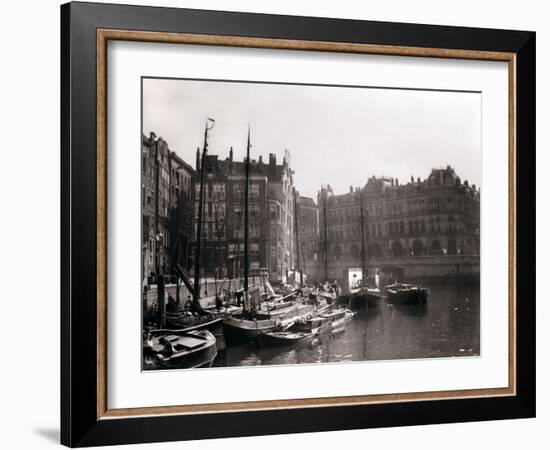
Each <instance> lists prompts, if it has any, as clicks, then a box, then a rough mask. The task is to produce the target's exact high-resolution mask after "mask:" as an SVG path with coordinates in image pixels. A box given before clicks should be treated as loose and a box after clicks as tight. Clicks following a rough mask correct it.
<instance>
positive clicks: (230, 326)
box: [223, 317, 277, 344]
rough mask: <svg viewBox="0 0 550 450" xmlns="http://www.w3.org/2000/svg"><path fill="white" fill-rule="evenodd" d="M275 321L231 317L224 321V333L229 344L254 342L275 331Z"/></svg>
mask: <svg viewBox="0 0 550 450" xmlns="http://www.w3.org/2000/svg"><path fill="white" fill-rule="evenodd" d="M276 326H277V323H276V322H275V321H274V320H247V319H239V318H235V317H229V318H227V319H225V320H224V321H223V333H224V335H225V340H226V343H227V344H235V343H241V342H246V341H252V340H254V339H256V338H257V337H258V336H259V335H261V334H263V333H267V332H269V331H273V330H274V329H275V327H276Z"/></svg>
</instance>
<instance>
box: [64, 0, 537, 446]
mask: <svg viewBox="0 0 550 450" xmlns="http://www.w3.org/2000/svg"><path fill="white" fill-rule="evenodd" d="M98 29H115V30H140V31H152V32H169V33H195V34H201V35H223V36H242V37H251V38H270V39H290V40H301V41H323V42H345V43H356V44H376V45H384V46H404V47H417V48H438V49H459V50H479V51H490V52H510V53H514V54H515V55H516V80H515V86H516V128H515V145H516V178H515V186H516V222H515V225H516V229H515V231H516V239H517V243H516V258H515V261H516V268H515V269H516V274H517V279H516V294H517V304H516V324H515V325H516V365H515V377H516V394H515V395H511V396H502V397H499V396H495V397H483V398H463V399H449V400H427V401H411V402H391V403H383V404H356V405H346V406H323V407H303V408H299V407H298V408H292V409H271V410H259V411H234V412H230V413H221V412H220V413H209V414H200V413H199V414H180V415H178V414H175V415H158V416H141V417H127V418H116V419H109V418H98V414H97V404H98V391H97V384H98V377H97V361H98V345H97V341H98V333H97V328H96V324H97V320H96V319H97V316H98V309H97V294H98V292H97V282H96V281H97V280H96V277H97V268H98V260H97V251H96V250H97V225H96V220H97V209H96V204H97V191H96V185H97V170H96V160H97V138H96V124H97V114H96V113H97V110H96V101H97V81H96V55H97V35H96V31H97V30H98ZM535 41H536V36H535V33H534V32H526V31H508V30H494V29H478V28H462V27H447V26H433V25H417V24H404V23H389V22H370V21H358V20H341V19H328V18H311V17H292V16H278V15H266V14H249V13H236V12H219V11H202V10H189V9H174V8H157V7H139V6H126V5H111V4H93V3H78V2H77V3H69V4H65V5H62V6H61V130H60V133H61V443H62V444H64V445H67V446H71V447H81V446H92V445H110V444H126V443H144V442H157V441H177V440H189V439H205V438H220V437H237V436H248V435H267V434H281V433H299V432H318V431H330V430H348V429H356V428H370V427H389V426H403V425H420V424H435V423H446V422H465V421H481V420H495V419H512V418H528V417H534V416H535V405H536V400H535V384H536V383H535V381H536V380H535V353H536V352H535V346H536V343H535V249H536V246H535V100H536V99H535Z"/></svg>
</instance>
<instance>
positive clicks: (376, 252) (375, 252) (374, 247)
mask: <svg viewBox="0 0 550 450" xmlns="http://www.w3.org/2000/svg"><path fill="white" fill-rule="evenodd" d="M367 253H368V256H369V258H380V257H381V256H382V249H381V248H380V246H379V245H378V244H370V245H369V246H368V248H367Z"/></svg>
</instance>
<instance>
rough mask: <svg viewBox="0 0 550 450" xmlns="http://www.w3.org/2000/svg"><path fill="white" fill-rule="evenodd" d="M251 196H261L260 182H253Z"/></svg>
mask: <svg viewBox="0 0 550 450" xmlns="http://www.w3.org/2000/svg"><path fill="white" fill-rule="evenodd" d="M248 194H249V198H260V184H259V183H251V184H250V191H249V193H248Z"/></svg>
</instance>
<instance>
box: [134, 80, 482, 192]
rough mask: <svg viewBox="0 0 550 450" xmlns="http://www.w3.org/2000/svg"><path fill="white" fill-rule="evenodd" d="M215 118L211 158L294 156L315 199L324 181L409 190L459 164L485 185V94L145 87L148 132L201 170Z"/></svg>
mask: <svg viewBox="0 0 550 450" xmlns="http://www.w3.org/2000/svg"><path fill="white" fill-rule="evenodd" d="M207 117H211V118H213V119H215V121H216V123H215V127H214V129H213V130H212V131H211V132H210V134H209V136H210V138H209V153H210V154H217V155H220V158H225V157H226V156H228V152H229V147H231V146H233V150H234V158H235V159H239V160H242V158H243V157H244V156H245V153H246V137H247V128H248V123H249V122H250V127H251V142H252V149H251V158H252V159H258V156H259V155H262V156H263V158H264V161H266V162H267V161H268V155H269V153H275V154H276V155H277V162H278V163H280V162H282V159H283V156H284V151H285V149H288V150H289V151H290V154H291V168H292V169H293V170H294V171H295V178H294V183H295V185H296V187H297V189H298V190H299V191H300V193H301V194H302V195H306V196H309V197H313V198H314V199H316V195H317V191H318V190H319V188H320V186H321V184H322V183H324V184H327V183H328V184H330V185H331V186H332V187H333V189H334V191H335V193H336V194H341V193H344V192H347V191H348V190H349V186H350V185H353V186H362V185H364V184H365V182H366V181H367V178H369V177H370V176H372V175H376V176H381V175H386V176H392V177H395V178H398V179H399V181H400V183H405V182H407V181H408V180H410V177H411V175H413V176H414V177H415V178H417V177H421V178H422V179H424V178H426V177H427V176H428V175H429V172H430V170H431V168H433V167H441V166H447V165H451V166H453V167H454V168H455V171H456V172H457V174H458V175H459V176H460V177H461V178H462V180H465V179H467V180H468V181H469V182H470V184H473V183H475V184H476V185H478V186H479V185H480V181H481V94H479V93H463V92H433V91H411V90H396V89H373V88H364V87H359V88H355V87H354V88H349V87H330V86H298V85H279V84H257V83H235V82H223V81H222V82H213V81H194V80H164V79H144V80H143V132H144V133H145V134H149V132H150V131H154V132H155V133H156V134H157V136H162V137H163V138H164V139H165V140H166V141H167V142H168V145H169V147H170V149H171V150H172V151H175V152H176V153H177V154H178V155H179V156H181V157H182V158H183V159H184V160H185V161H187V162H188V163H190V164H192V165H193V166H195V151H196V149H197V147H201V148H202V141H203V135H204V125H205V121H206V118H207Z"/></svg>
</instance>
